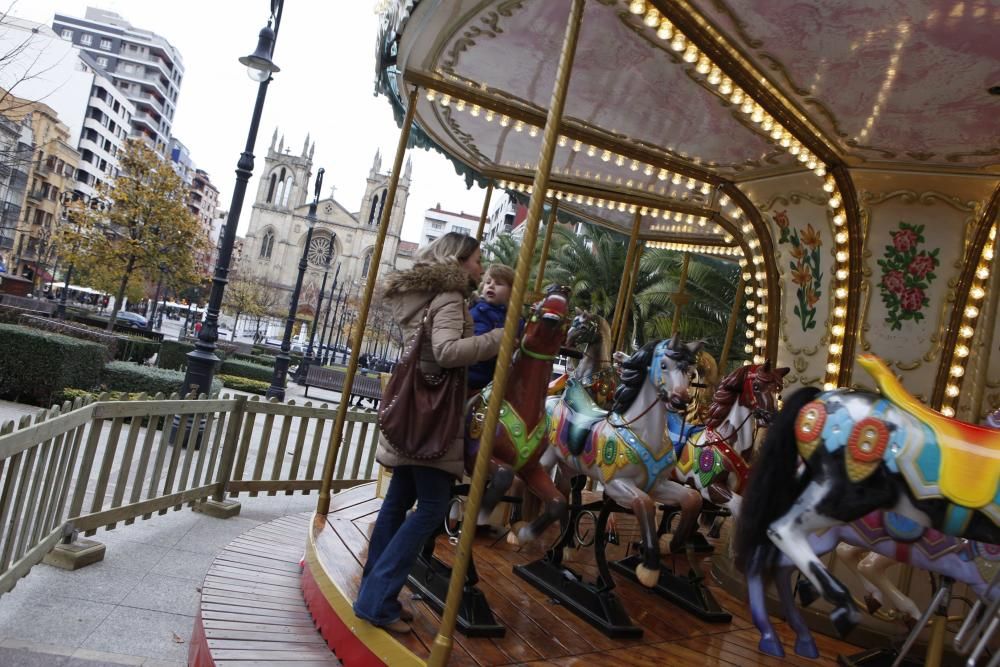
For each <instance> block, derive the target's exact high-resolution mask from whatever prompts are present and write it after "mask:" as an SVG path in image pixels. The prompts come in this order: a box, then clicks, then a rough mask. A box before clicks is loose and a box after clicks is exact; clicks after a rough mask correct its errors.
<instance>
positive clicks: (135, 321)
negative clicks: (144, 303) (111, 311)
mask: <svg viewBox="0 0 1000 667" xmlns="http://www.w3.org/2000/svg"><path fill="white" fill-rule="evenodd" d="M116 319H118V321H119V322H121V323H122V324H124V325H125V326H129V327H132V328H133V329H145V328H146V324H147V321H146V318H145V317H143V316H142V315H140V314H138V313H133V312H130V311H127V310H120V311H118V317H117V318H116Z"/></svg>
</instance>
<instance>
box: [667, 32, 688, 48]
mask: <svg viewBox="0 0 1000 667" xmlns="http://www.w3.org/2000/svg"><path fill="white" fill-rule="evenodd" d="M685 46H687V40H686V39H684V35H682V34H680V33H679V32H677V33H674V39H673V41H672V42H670V48H671V49H673V50H674V51H683V50H684V47H685Z"/></svg>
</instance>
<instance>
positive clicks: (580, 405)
mask: <svg viewBox="0 0 1000 667" xmlns="http://www.w3.org/2000/svg"><path fill="white" fill-rule="evenodd" d="M562 401H563V402H565V404H566V406H567V407H568V408H569V412H570V414H569V420H568V421H569V423H568V424H567V429H566V447H567V449H568V450H569V453H570V454H572V455H573V456H580V454H581V453H582V452H583V450H584V447H586V445H587V438H589V437H590V432H591V431H592V430H593V428H594V424H596V423H597V422H599V421H600V420H602V419H606V418H607V416H608V412H607V411H606V410H602V409H600V408H599V407H598V406H597V403H595V402H594V399H593V397H592V396H591V395H590V394H589V393H588V392H587V390H586V389H585V388H584V387H583V385H581V384H580V383H579V382H577V381H576V380H572V379H571V380H569V381H567V382H566V391H565V392H563V395H562Z"/></svg>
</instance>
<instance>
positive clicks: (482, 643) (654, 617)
mask: <svg viewBox="0 0 1000 667" xmlns="http://www.w3.org/2000/svg"><path fill="white" fill-rule="evenodd" d="M380 504H381V501H380V499H379V498H377V497H376V494H375V485H374V484H370V485H364V486H359V487H356V488H354V489H351V490H349V491H345V492H343V493H340V494H338V495H337V496H335V497H334V499H333V502H332V505H331V508H330V513H329V515H327V517H326V518H325V519H324V518H322V517H317V518H314V520H313V525H312V530H311V531H310V536H309V543H308V546H307V549H306V566H305V568H304V570H303V575H302V588H303V593H304V595H305V599H306V603H307V604H308V606H309V610H310V612H311V614H312V616H313V620H314V621H315V622H316V625H317V627H318V628H319V630H320V632H321V634H322V635H323V637H324V638H325V639H326V640H327V643H328V644H329V645H330V646H331V648H333V649H334V651H335V652H336V653H337V656H338V657H339V658H340V660H341V661H342V662H343V664H345V665H347V666H348V667H353V666H354V665H378V664H386V665H391V666H392V667H397V666H399V665H418V664H422V661H423V660H424V659H426V657H427V656H428V654H429V647H430V645H431V644H432V642H433V640H434V636H435V634H436V632H437V628H438V625H439V621H440V619H439V616H438V614H437V613H435V612H434V611H433V610H432V609H431V608H430V607H429V606H428V605H427V604H426V603H424V602H423V601H418V600H415V599H414V598H413V594H412V592H411V591H409V589H404V591H403V593H402V594H401V596H400V599H401V601H402V602H403V604H404V605H405V606H406V607H407V608H409V609H410V610H411V611H412V612H413V614H414V619H415V620H414V622H413V629H414V631H413V633H412V634H409V635H405V636H399V635H390V634H389V633H387V632H385V631H383V630H381V629H379V628H376V627H374V626H372V625H370V624H368V623H366V622H364V621H361V620H360V619H358V618H356V617H355V616H354V614H353V613H352V611H351V604H352V602H353V599H354V597H355V596H356V594H357V591H358V586H359V583H360V579H361V569H362V563H363V562H364V560H365V556H366V552H367V547H368V536H369V535H370V533H371V530H372V527H373V525H374V522H375V517H376V514H377V513H378V509H379V506H380ZM630 521H631V518H630V517H619V523H618V528H617V529H618V532H619V535H620V537H621V540H620V545H619V546H609V547H608V556H609V559H610V558H613V557H624V556H625V555H626V554H625V548H626V545H627V544H628V543H629V541H630V540H631V537H632V534H634V530H633V529H632V527H631V526H630V525H628V523H629V522H630ZM591 553H592V549H581V550H579V551H576V552H574V554H575V555H574V556H572V557H571V558H569V559H568V560H567V561H566V562H567V564H569V565H571V566H572V567H573V569H575V570H576V571H578V572H581V573H583V574H585V575H586V576H588V577H593V576H594V575H595V574H596V566H595V565H594V564H593V558H592V556H591ZM453 554H454V546H452V545H451V544H449V543H448V540H447V538H446V537H443V536H442V537H441V538H439V541H438V545H437V550H436V555H437V557H438V558H439V559H441V560H442V561H444V562H446V563H450V560H451V557H452V556H453ZM541 555H542V551H541V549H540V548H532V549H528V548H524V549H520V550H519V549H517V548H516V547H512V546H510V545H508V544H507V543H506V541H505V540H503V539H499V540H498V539H496V538H490V537H485V536H484V537H479V538H477V541H476V547H475V564H476V568H477V569H478V572H479V577H480V583H479V588H480V590H481V591H482V592H483V593H484V594H485V596H486V598H487V599H488V601H489V603H490V606H491V607H492V610H493V613H494V615H495V616H496V619H497V621H498V622H499V623H500V624H502V625H503V626H505V627H506V629H507V632H506V636H504V637H502V638H496V639H490V638H468V637H464V636H462V635H461V634H458V633H456V635H455V648H454V651H453V653H452V657H451V662H450V664H453V665H470V666H482V667H486V666H488V665H513V664H518V665H522V664H528V665H563V666H569V665H585V664H586V665H591V664H595V663H594V661H595V660H597V661H600V664H602V665H604V666H606V667H616V666H618V665H632V666H639V665H650V666H652V665H668V664H682V662H683V664H696V665H732V666H734V667H735V666H737V665H738V666H739V667H745V666H747V665H835V664H837V655H838V654H851V653H855V652H857V651H858V650H859V649H858V647H856V646H852V645H850V644H847V643H845V642H841V641H837V640H835V639H832V638H829V637H825V636H821V635H817V637H816V639H817V643H818V645H819V649H820V652H821V655H822V657H821V658H820V659H819V660H808V659H805V658H800V657H798V656H795V655H789V656H788V657H786V658H784V659H776V658H772V657H769V656H764V655H761V654H760V653H758V652H757V648H756V646H757V641H758V635H757V631H756V630H755V629H754V628H753V626H752V624H751V622H750V619H749V614H748V612H747V611H746V609H745V605H744V603H743V602H741V601H739V600H737V599H736V598H734V597H732V596H731V595H729V594H727V593H726V592H725V591H724V590H723V589H722V588H721V587H719V586H716V585H714V584H711V582H710V585H711V588H712V592H713V593H714V594H715V595H716V597H717V599H718V601H719V602H720V604H721V605H722V606H723V607H724V608H725V609H726V610H727V611H729V612H731V613H732V615H733V620H732V622H730V623H724V624H719V623H707V622H703V621H701V620H699V619H697V618H695V617H694V616H692V615H690V614H688V613H686V612H684V611H682V610H680V609H678V608H677V607H675V606H673V605H671V604H670V603H668V602H667V601H665V600H663V599H661V598H659V597H656V596H654V595H651V594H650V593H649V592H648V591H647V590H646V589H644V588H642V587H641V586H639V585H638V584H636V583H633V582H632V581H629V580H627V579H625V578H624V577H620V576H618V575H617V574H616V575H615V579H616V581H617V588H616V592H617V593H618V596H619V598H620V599H621V601H622V603H623V605H624V607H625V609H626V611H627V612H628V614H629V615H630V616H631V618H632V620H633V622H634V623H635V624H636V625H639V626H641V627H642V628H643V630H644V634H643V637H642V638H641V639H636V640H615V639H609V638H607V637H606V636H604V635H603V634H601V633H600V632H598V631H597V630H595V629H594V628H592V627H591V626H590V625H588V624H587V623H586V622H585V621H583V620H581V619H580V618H579V617H577V616H576V615H575V614H573V613H572V612H571V611H569V610H568V609H566V608H565V607H562V606H560V605H558V604H556V603H554V602H553V601H552V600H550V599H549V598H548V597H547V596H546V595H545V594H544V593H542V592H541V591H539V590H537V589H536V588H534V587H533V586H531V585H530V584H529V583H528V582H526V581H524V580H523V579H521V578H520V577H518V576H517V575H515V574H514V572H513V571H512V566H514V565H518V564H524V563H528V562H530V561H533V560H535V559H537V558H539V557H540V556H541ZM677 566H678V569H679V570H680V569H681V568H682V567H683V559H680V558H678V559H677ZM682 571H683V570H682ZM775 625H776V627H777V628H778V631H779V633H780V634H781V636H782V639H783V640H784V641H785V643H786V646H790V645H791V644H792V643H793V642H792V637H793V635H792V633H791V631H790V629H789V628H788V627H787V625H785V624H783V623H777V622H776V623H775Z"/></svg>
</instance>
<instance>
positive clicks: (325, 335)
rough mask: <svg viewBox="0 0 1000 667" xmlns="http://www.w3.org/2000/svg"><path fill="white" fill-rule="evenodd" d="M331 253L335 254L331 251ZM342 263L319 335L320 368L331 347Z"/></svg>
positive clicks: (327, 303) (335, 276)
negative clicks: (335, 299) (335, 301)
mask: <svg viewBox="0 0 1000 667" xmlns="http://www.w3.org/2000/svg"><path fill="white" fill-rule="evenodd" d="M330 252H333V250H332V249H331V251H330ZM340 266H341V265H340V262H337V271H336V272H335V273H334V274H333V284H332V285H330V296H329V298H327V300H326V316H325V317H324V318H323V332H322V333H320V335H319V351H318V353H317V354H316V359H317V361H319V364H320V366H322V365H324V364H325V363H326V362H325V359H326V353H327V352H328V351H329V345H330V313H331V312H332V311H333V294H334V292H336V291H337V281H338V280H339V279H340Z"/></svg>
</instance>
